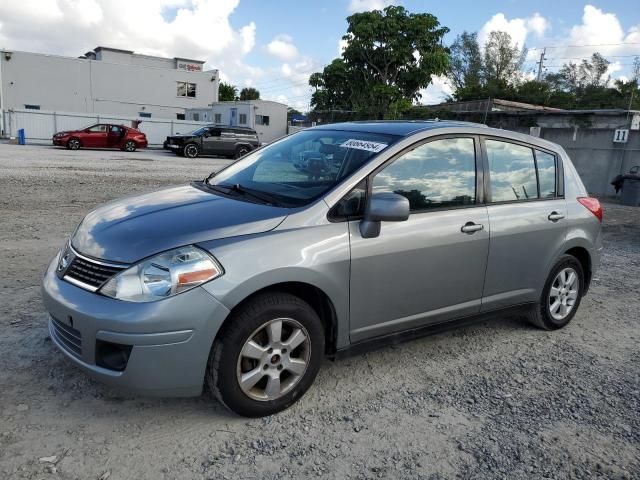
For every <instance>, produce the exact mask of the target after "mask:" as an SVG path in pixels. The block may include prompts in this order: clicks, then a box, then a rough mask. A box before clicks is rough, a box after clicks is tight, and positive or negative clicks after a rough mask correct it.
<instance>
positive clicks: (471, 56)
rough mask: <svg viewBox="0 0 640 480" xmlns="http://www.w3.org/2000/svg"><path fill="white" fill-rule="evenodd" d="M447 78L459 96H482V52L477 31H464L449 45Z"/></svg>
mask: <svg viewBox="0 0 640 480" xmlns="http://www.w3.org/2000/svg"><path fill="white" fill-rule="evenodd" d="M449 50H450V54H449V70H448V72H447V78H448V79H449V80H450V81H451V84H452V85H453V87H454V88H455V90H456V96H457V97H465V98H466V97H480V96H482V95H481V91H482V83H483V81H482V70H483V64H482V54H481V52H480V45H479V43H478V34H477V33H475V32H474V33H468V32H462V34H460V35H458V36H457V37H456V39H455V40H454V42H453V43H452V44H451V47H449Z"/></svg>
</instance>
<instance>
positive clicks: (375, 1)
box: [349, 0, 398, 13]
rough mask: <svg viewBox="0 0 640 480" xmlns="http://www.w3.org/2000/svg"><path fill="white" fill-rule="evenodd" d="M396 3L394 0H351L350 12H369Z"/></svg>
mask: <svg viewBox="0 0 640 480" xmlns="http://www.w3.org/2000/svg"><path fill="white" fill-rule="evenodd" d="M394 3H398V2H394V1H393V0H351V1H350V2H349V12H351V13H356V12H368V11H370V10H382V9H383V8H385V7H388V6H389V5H392V4H394Z"/></svg>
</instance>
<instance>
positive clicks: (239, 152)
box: [233, 145, 251, 159]
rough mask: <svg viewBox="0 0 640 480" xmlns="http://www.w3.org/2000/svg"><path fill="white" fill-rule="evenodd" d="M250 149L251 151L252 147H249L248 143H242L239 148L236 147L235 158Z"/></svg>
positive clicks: (242, 155)
mask: <svg viewBox="0 0 640 480" xmlns="http://www.w3.org/2000/svg"><path fill="white" fill-rule="evenodd" d="M250 151H251V149H250V148H249V147H247V146H246V145H240V146H239V147H238V148H236V153H235V155H234V156H233V158H235V159H238V158H242V157H244V156H245V155H246V154H247V153H249V152H250Z"/></svg>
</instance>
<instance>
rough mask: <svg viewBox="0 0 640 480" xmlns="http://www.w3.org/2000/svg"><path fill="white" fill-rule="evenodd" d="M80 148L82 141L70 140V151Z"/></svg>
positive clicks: (68, 144)
mask: <svg viewBox="0 0 640 480" xmlns="http://www.w3.org/2000/svg"><path fill="white" fill-rule="evenodd" d="M80 146H81V144H80V139H78V138H75V137H73V138H70V139H69V141H68V142H67V148H68V149H69V150H78V149H79V148H80Z"/></svg>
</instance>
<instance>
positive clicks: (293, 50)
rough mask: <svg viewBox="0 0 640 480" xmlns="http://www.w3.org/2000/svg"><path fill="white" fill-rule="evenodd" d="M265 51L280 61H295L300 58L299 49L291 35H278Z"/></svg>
mask: <svg viewBox="0 0 640 480" xmlns="http://www.w3.org/2000/svg"><path fill="white" fill-rule="evenodd" d="M265 51H266V52H267V53H268V54H269V55H273V56H274V57H276V58H279V59H280V60H293V59H294V58H296V57H297V56H298V48H297V47H296V46H295V45H294V44H293V39H292V38H291V37H290V36H289V35H278V36H277V37H276V38H274V39H273V40H271V42H270V43H268V44H267V46H266V47H265Z"/></svg>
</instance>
